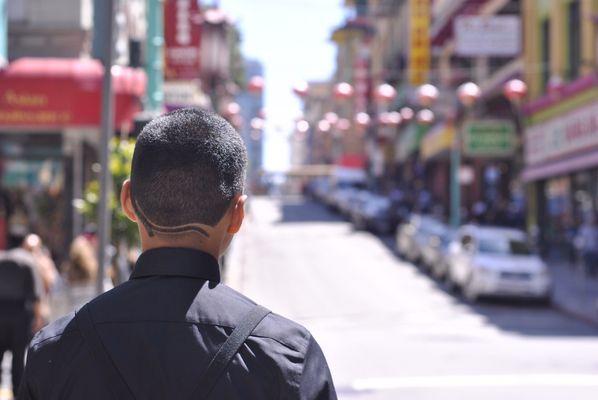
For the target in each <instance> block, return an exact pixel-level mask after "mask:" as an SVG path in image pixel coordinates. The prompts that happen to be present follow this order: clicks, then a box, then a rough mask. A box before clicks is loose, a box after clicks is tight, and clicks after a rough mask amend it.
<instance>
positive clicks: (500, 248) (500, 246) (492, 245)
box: [478, 238, 532, 255]
mask: <svg viewBox="0 0 598 400" xmlns="http://www.w3.org/2000/svg"><path fill="white" fill-rule="evenodd" d="M478 250H479V252H480V253H488V254H512V255H529V254H532V250H531V248H530V246H529V245H528V244H527V243H526V242H524V241H522V240H513V239H500V238H484V239H480V241H479V245H478Z"/></svg>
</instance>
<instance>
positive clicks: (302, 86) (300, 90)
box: [293, 81, 309, 97]
mask: <svg viewBox="0 0 598 400" xmlns="http://www.w3.org/2000/svg"><path fill="white" fill-rule="evenodd" d="M308 91H309V84H308V83H307V82H305V81H301V82H297V83H296V84H295V85H294V86H293V92H294V93H295V94H296V95H297V96H299V97H305V96H306V95H307V92H308Z"/></svg>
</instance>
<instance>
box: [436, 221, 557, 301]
mask: <svg viewBox="0 0 598 400" xmlns="http://www.w3.org/2000/svg"><path fill="white" fill-rule="evenodd" d="M448 262H449V264H448V271H447V272H448V273H447V280H448V282H449V283H450V284H451V285H453V286H456V287H459V288H461V289H462V290H463V294H464V295H465V297H466V298H468V299H469V300H471V301H475V300H477V299H478V297H480V296H508V297H530V298H537V299H542V300H544V301H547V302H548V301H550V297H551V279H550V276H549V273H548V268H547V267H546V264H545V263H544V262H543V261H542V260H541V259H540V257H539V256H538V255H537V254H536V253H535V252H534V251H533V250H532V248H531V246H530V245H529V241H528V238H527V235H526V234H525V232H523V231H520V230H517V229H511V228H500V227H486V226H474V225H466V226H464V227H462V228H461V229H460V230H459V231H458V232H457V234H456V235H455V239H454V240H453V241H452V242H451V244H450V245H449V258H448Z"/></svg>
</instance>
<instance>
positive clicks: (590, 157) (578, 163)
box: [521, 150, 598, 182]
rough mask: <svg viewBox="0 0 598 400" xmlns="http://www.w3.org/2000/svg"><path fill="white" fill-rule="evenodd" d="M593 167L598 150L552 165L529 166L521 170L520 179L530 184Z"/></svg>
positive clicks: (595, 163)
mask: <svg viewBox="0 0 598 400" xmlns="http://www.w3.org/2000/svg"><path fill="white" fill-rule="evenodd" d="M593 167H598V150H595V151H593V152H590V153H587V154H584V155H574V156H571V158H567V159H564V160H560V161H556V162H552V163H546V164H540V165H534V166H529V167H527V168H525V169H524V170H523V173H522V175H521V178H522V179H523V181H524V182H532V181H538V180H541V179H545V178H549V177H553V176H559V175H565V174H569V173H571V172H575V171H580V170H584V169H587V168H593Z"/></svg>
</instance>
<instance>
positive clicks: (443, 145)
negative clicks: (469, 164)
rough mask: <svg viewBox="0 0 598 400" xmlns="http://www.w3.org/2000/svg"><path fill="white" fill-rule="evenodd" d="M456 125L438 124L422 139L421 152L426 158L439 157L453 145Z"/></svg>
mask: <svg viewBox="0 0 598 400" xmlns="http://www.w3.org/2000/svg"><path fill="white" fill-rule="evenodd" d="M454 138H455V127H454V126H453V124H450V123H449V124H446V123H442V124H438V125H436V126H434V127H433V128H432V129H430V132H428V133H427V134H426V136H424V138H423V139H422V144H421V149H420V154H421V157H422V158H423V159H424V160H429V159H431V158H434V157H437V156H439V155H440V154H442V153H445V152H447V151H448V150H450V149H451V147H452V146H453V141H454Z"/></svg>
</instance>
